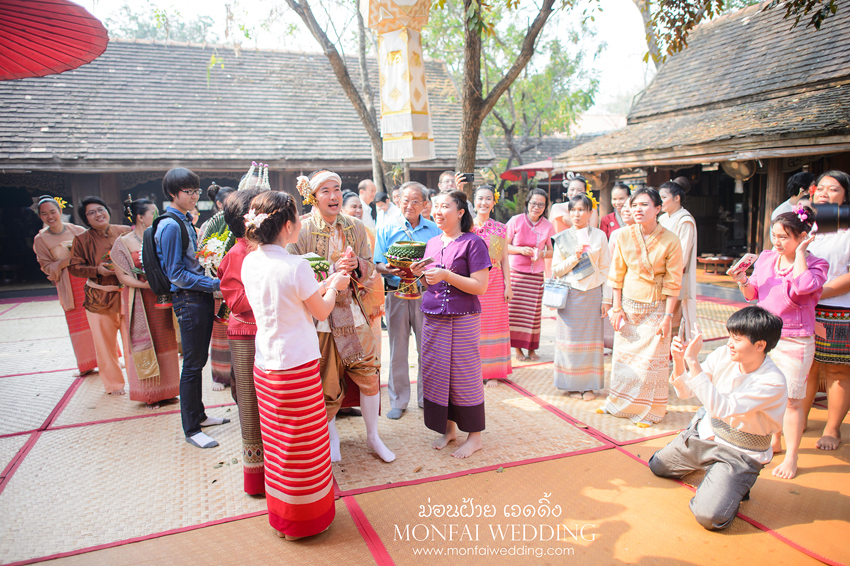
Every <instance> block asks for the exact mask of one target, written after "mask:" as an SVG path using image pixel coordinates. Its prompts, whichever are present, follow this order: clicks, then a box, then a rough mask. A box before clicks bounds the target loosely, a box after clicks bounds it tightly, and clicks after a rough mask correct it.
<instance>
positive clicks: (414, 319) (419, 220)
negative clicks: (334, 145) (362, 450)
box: [375, 181, 442, 419]
mask: <svg viewBox="0 0 850 566" xmlns="http://www.w3.org/2000/svg"><path fill="white" fill-rule="evenodd" d="M428 198H429V197H428V189H427V188H425V187H424V186H423V185H421V184H419V183H417V182H415V181H411V182H409V183H405V184H403V185H402V186H401V198H399V208H401V212H402V214H404V218H403V219H399V221H397V223H395V224H386V225H384V226H382V227H381V229H380V230H378V235H377V238H376V240H375V268H376V269H377V270H378V273H381V274H382V275H383V276H384V286H385V287H386V288H387V289H388V290H389V291H390V292H389V293H387V302H386V306H385V309H386V312H387V333H388V334H389V338H390V377H389V387H388V390H389V394H390V411H389V412H388V413H387V418H390V419H400V418H401V415H402V413H404V411H406V410H407V404H408V403H409V402H410V366H409V365H408V363H407V350H408V345H409V343H410V330H411V329H413V333H414V334H416V349H417V351H419V369H418V378H417V381H416V393H417V401H418V403H419V407H420V408H421V407H422V404H423V400H422V398H423V393H424V390H423V389H422V351H421V348H422V345H421V344H422V311H421V310H420V309H419V307H420V306H421V305H422V298H419V299H416V300H410V299H400V298H398V297H396V296H395V293H394V291H395V290H396V289H398V284H399V281H400V280H399V278H398V276H399V275H400V274H401V272H400V271H399V270H398V269H396V268H394V267H391V266H389V265H388V264H387V258H386V257H385V255H384V254H386V253H387V250H389V249H390V246H391V245H393V244H394V243H395V242H398V241H402V240H403V241H408V242H410V241H416V242H427V241H428V240H430V239H431V238H433V237H434V236H439V235H440V234H441V233H442V232H441V231H440V229H439V228H437V225H436V224H434V223H433V222H431V221H430V220H426V219H425V218H423V217H422V211H423V210H424V209H425V203H426V202H427V201H428Z"/></svg>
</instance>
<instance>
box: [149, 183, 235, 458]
mask: <svg viewBox="0 0 850 566" xmlns="http://www.w3.org/2000/svg"><path fill="white" fill-rule="evenodd" d="M200 187H201V180H200V178H198V176H197V175H196V174H195V173H193V172H192V171H189V170H188V169H184V168H182V167H178V168H175V169H172V170H170V171H169V172H168V173H166V174H165V177H164V178H163V179H162V192H163V194H164V195H165V198H166V199H168V200H170V201H171V206H169V207H168V208H167V209H166V214H169V213H170V214H171V215H174V216H176V217H177V218H179V219H180V220H179V221H180V222H182V223H183V226H180V225H179V224H178V221H177V220H175V219H174V218H171V217H166V218H163V219H162V220H161V221H159V224H158V226H157V228H156V234H155V235H154V241H155V242H156V253H157V256H158V257H159V262H160V265H162V269H163V271H164V272H165V275H166V276H167V277H168V279H169V281H171V292H172V293H173V294H174V297H173V300H172V302H173V304H174V314H176V315H177V322H178V323H179V324H180V340H181V344H182V345H183V370H182V372H181V374H180V416H181V418H182V421H183V433H184V435H185V436H186V442H188V443H189V444H191V445H192V446H197V447H198V448H212V447H214V446H218V442H217V441H215V440H214V439H212V438H210V437H209V436H207V435H206V434H204V433H203V432H201V427H207V426H213V425H220V424H224V423H227V422H230V420H229V419H221V418H216V417H207V415H206V413H205V412H204V402H203V399H202V391H201V372H202V371H203V369H204V366H205V365H206V364H207V358H208V357H209V349H210V338H211V337H212V329H213V326H212V325H213V314H214V313H213V307H214V304H215V303H214V301H213V292H215V291H218V289H219V281H218V279H213V278H211V277H207V276H206V275H204V270H203V268H202V267H201V264H200V263H199V262H198V259H197V258H196V257H195V251H196V250H197V248H198V237H197V234H196V232H195V228H194V226H192V217H191V215H190V214H189V211H190V210H193V209H194V208H195V204H197V202H198V199H199V198H200V194H201V188H200ZM184 230H185V231H186V232H187V233H188V235H189V246H188V247H187V248H186V250H185V251H184V250H183V235H182V232H183V231H184Z"/></svg>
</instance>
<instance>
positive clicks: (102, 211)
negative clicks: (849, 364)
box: [86, 206, 106, 218]
mask: <svg viewBox="0 0 850 566" xmlns="http://www.w3.org/2000/svg"><path fill="white" fill-rule="evenodd" d="M98 214H106V209H105V208H103V207H102V206H101V207H100V208H93V209H91V210H89V211H88V212H86V217H87V218H90V217H92V216H97V215H98Z"/></svg>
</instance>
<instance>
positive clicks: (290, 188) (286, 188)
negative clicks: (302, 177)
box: [269, 171, 304, 214]
mask: <svg viewBox="0 0 850 566" xmlns="http://www.w3.org/2000/svg"><path fill="white" fill-rule="evenodd" d="M296 176H297V175H296V174H295V172H294V171H269V184H270V185H271V186H272V189H273V190H275V191H282V192H285V193H289V194H290V195H292V198H294V199H295V204H296V205H297V206H298V213H299V214H300V213H301V212H302V204H301V202H302V201H303V200H304V197H302V196H301V194H299V192H298V189H296V188H295V177H296Z"/></svg>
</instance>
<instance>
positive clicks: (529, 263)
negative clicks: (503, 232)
mask: <svg viewBox="0 0 850 566" xmlns="http://www.w3.org/2000/svg"><path fill="white" fill-rule="evenodd" d="M507 226H508V234H507V240H508V243H509V244H511V245H512V246H519V247H525V246H529V247H532V248H537V249H538V252H537V253H538V256H537V260H533V259H532V258H531V257H529V256H527V255H522V254H511V255H510V256H508V257H509V262H510V264H511V269H513V270H514V271H520V272H522V273H542V272H543V267H544V262H543V250H544V249H545V248H546V246H547V245H548V244H550V243H551V240H552V236H554V235H555V227H554V226H552V223H551V222H549V221H548V220H546V218H544V217H543V216H541V217H540V220H538V221H537V223H536V224H532V223H531V220H529V218H528V215H527V214H517V215H516V216H514V217H513V218H511V219H510V220H508V224H507Z"/></svg>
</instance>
